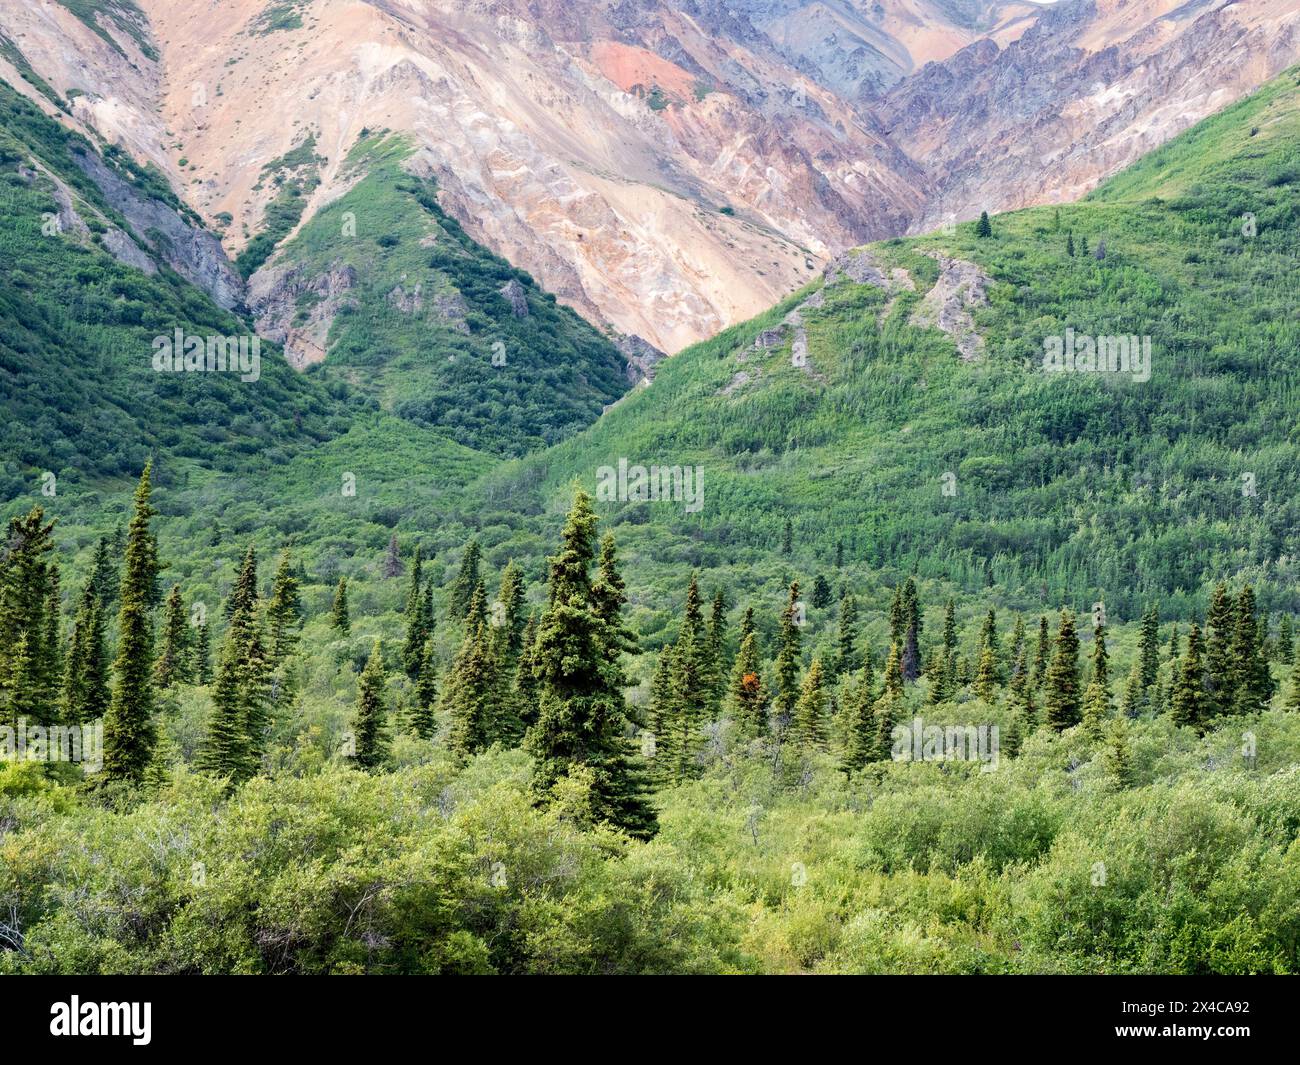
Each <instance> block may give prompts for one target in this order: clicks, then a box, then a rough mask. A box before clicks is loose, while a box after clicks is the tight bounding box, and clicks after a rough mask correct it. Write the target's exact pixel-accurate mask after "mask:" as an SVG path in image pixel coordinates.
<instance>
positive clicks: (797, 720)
mask: <svg viewBox="0 0 1300 1065" xmlns="http://www.w3.org/2000/svg"><path fill="white" fill-rule="evenodd" d="M790 739H791V741H792V742H793V743H794V745H795V746H796V747H803V748H808V749H814V748H816V749H820V748H822V747H825V746H826V692H825V691H824V690H823V688H822V663H821V659H820V658H814V659H813V661H812V665H811V666H809V667H808V675H807V676H806V677H804V682H803V688H802V690H801V691H800V692H799V701H798V702H797V703H796V704H795V708H794V719H793V721H792V722H791V725H790Z"/></svg>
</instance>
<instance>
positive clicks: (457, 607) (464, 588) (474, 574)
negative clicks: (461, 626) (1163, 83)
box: [447, 539, 483, 621]
mask: <svg viewBox="0 0 1300 1065" xmlns="http://www.w3.org/2000/svg"><path fill="white" fill-rule="evenodd" d="M482 559H483V549H482V548H481V547H479V542H478V540H477V539H471V540H470V542H469V543H467V544H466V545H465V551H464V553H463V554H462V555H461V556H460V572H458V573H457V574H456V579H455V580H454V581H452V583H451V587H450V588H449V589H448V590H447V612H448V614H450V615H451V617H452V618H453V619H454V620H457V621H460V620H463V619H464V618H465V615H466V614H468V613H469V606H470V602H471V601H472V600H473V598H474V589H475V588H476V587H478V584H479V580H480V578H479V564H480V563H481V561H482Z"/></svg>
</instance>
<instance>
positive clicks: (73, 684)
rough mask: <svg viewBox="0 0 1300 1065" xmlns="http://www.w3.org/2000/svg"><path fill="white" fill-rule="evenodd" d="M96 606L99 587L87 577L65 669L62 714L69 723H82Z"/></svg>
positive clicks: (69, 639) (73, 621)
mask: <svg viewBox="0 0 1300 1065" xmlns="http://www.w3.org/2000/svg"><path fill="white" fill-rule="evenodd" d="M94 608H95V587H94V585H93V584H92V583H91V582H89V581H87V582H86V587H85V589H84V590H83V591H82V593H81V599H80V601H79V602H78V604H77V613H76V615H75V616H74V617H73V619H72V632H71V633H70V634H69V636H68V654H67V663H66V665H65V667H64V672H63V688H62V691H61V693H60V697H61V702H60V704H59V718H60V720H61V721H62V722H63V723H64V724H65V725H79V724H81V722H82V720H83V718H82V706H83V705H84V703H85V700H86V649H87V644H88V643H89V639H90V627H91V624H92V621H91V618H92V613H91V612H92V611H93V610H94Z"/></svg>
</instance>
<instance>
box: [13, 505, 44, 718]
mask: <svg viewBox="0 0 1300 1065" xmlns="http://www.w3.org/2000/svg"><path fill="white" fill-rule="evenodd" d="M54 524H55V523H54V522H52V521H51V522H46V521H45V512H44V511H43V510H42V508H40V507H33V508H32V509H31V511H29V512H28V514H27V515H26V517H23V518H11V519H10V520H9V525H8V530H7V532H6V534H5V539H4V544H3V547H2V548H0V724H10V725H16V724H17V722H18V719H19V718H23V719H25V720H26V721H27V723H28V725H33V724H35V725H51V724H53V723H54V718H55V715H56V713H57V705H58V689H59V676H58V673H57V671H55V672H53V673H51V669H52V668H53V664H54V663H53V659H52V656H51V655H50V654H49V652H48V650H47V648H46V643H47V640H49V639H50V626H49V623H48V621H47V612H48V611H49V609H50V606H51V600H50V591H51V574H52V571H53V566H52V563H51V561H50V558H49V557H47V556H50V555H52V553H53V551H54V541H53V538H52V535H51V534H52V533H53V530H54Z"/></svg>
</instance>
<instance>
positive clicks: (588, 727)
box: [525, 492, 657, 838]
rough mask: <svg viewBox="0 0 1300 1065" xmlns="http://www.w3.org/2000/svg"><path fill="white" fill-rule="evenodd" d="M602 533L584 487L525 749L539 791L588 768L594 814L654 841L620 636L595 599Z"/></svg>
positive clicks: (559, 574)
mask: <svg viewBox="0 0 1300 1065" xmlns="http://www.w3.org/2000/svg"><path fill="white" fill-rule="evenodd" d="M595 536H596V515H595V514H594V513H593V512H592V509H591V497H590V496H588V495H587V494H586V493H585V492H578V493H577V495H576V497H575V498H574V502H573V509H572V510H570V512H569V516H568V519H567V521H566V522H565V526H564V531H563V534H562V537H561V545H560V551H559V554H557V555H555V556H553V557H552V558H551V560H550V580H549V585H550V587H549V593H548V595H549V599H548V605H547V609H546V613H545V614H544V615H543V616H542V620H541V622H540V623H539V625H538V629H537V642H536V651H535V661H534V666H533V671H534V675H535V676H536V678H537V680H538V713H537V721H536V722H535V723H534V725H533V726H532V728H531V729H529V731H528V735H527V738H526V739H525V747H526V749H527V750H528V751H529V753H530V754H532V756H533V760H534V777H533V786H534V788H535V790H536V791H537V792H538V794H539V795H541V796H544V797H545V796H550V795H551V794H552V793H553V790H554V788H555V785H556V784H557V783H558V782H559V781H560V779H561V778H563V777H565V776H567V775H568V774H569V773H570V772H571V771H573V770H575V769H578V768H579V767H582V768H584V769H586V770H587V771H588V772H587V774H585V775H587V776H588V777H589V779H590V780H591V794H590V799H591V809H592V811H593V813H594V815H595V816H596V817H597V818H598V819H600V820H607V821H609V822H610V823H611V824H613V825H615V826H617V827H619V828H622V829H624V830H625V831H627V832H628V833H629V834H631V835H633V836H638V837H641V838H648V837H650V836H652V835H653V834H654V833H655V831H656V829H657V819H656V816H655V813H654V809H653V807H651V805H650V803H649V801H648V799H647V797H646V795H645V788H646V785H645V783H644V779H643V776H642V773H641V772H640V771H639V769H638V767H637V766H636V764H635V763H634V761H633V754H632V750H631V745H630V742H629V740H628V738H627V736H626V734H625V733H626V729H627V726H628V721H627V708H626V705H625V703H624V699H623V688H624V684H625V676H624V673H623V669H622V665H621V662H620V655H619V650H618V642H619V641H618V637H617V635H616V634H614V633H611V632H610V631H609V626H608V622H607V621H605V620H602V619H601V617H600V616H599V614H598V613H597V610H596V604H595V602H594V601H593V597H592V586H591V573H590V570H591V566H592V563H593V562H594V559H595Z"/></svg>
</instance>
